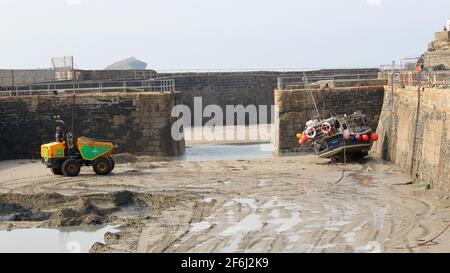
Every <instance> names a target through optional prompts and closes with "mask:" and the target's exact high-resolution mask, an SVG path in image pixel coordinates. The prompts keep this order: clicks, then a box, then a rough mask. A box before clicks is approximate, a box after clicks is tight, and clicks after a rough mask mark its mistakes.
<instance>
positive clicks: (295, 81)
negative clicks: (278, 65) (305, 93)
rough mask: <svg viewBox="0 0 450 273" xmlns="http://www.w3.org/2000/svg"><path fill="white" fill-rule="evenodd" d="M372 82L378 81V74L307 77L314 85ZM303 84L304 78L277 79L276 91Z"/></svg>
mask: <svg viewBox="0 0 450 273" xmlns="http://www.w3.org/2000/svg"><path fill="white" fill-rule="evenodd" d="M368 79H370V80H374V79H378V73H366V74H339V75H312V76H308V82H309V83H310V84H311V83H315V82H319V81H325V80H328V81H335V80H368ZM304 84H305V78H304V77H303V76H300V77H280V78H278V79H277V89H279V90H284V89H287V88H288V87H289V86H301V85H304Z"/></svg>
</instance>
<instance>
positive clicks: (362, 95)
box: [274, 86, 384, 154]
mask: <svg viewBox="0 0 450 273" xmlns="http://www.w3.org/2000/svg"><path fill="white" fill-rule="evenodd" d="M311 91H312V93H313V96H314V98H315V100H316V103H317V106H318V108H319V112H320V114H321V115H322V116H324V117H330V116H331V114H332V113H335V114H352V113H354V112H355V111H358V110H360V111H362V112H363V113H364V114H366V117H367V120H368V121H369V124H370V126H371V127H372V128H373V129H374V130H375V129H376V127H377V125H378V119H379V116H380V112H381V108H382V105H383V96H384V87H383V86H368V87H348V88H333V89H328V90H317V89H314V90H311ZM313 109H314V108H313V104H312V99H311V96H310V93H309V91H308V90H304V89H302V90H300V89H297V90H275V129H276V130H277V131H276V134H275V136H274V138H275V139H274V142H275V153H276V154H283V153H292V152H302V151H305V150H306V151H310V150H311V149H305V148H303V147H302V146H300V145H299V144H298V139H297V137H296V134H297V133H300V132H303V131H304V129H305V124H306V122H307V121H308V120H310V119H311V118H312V117H313V116H315V115H316V114H315V112H314V110H313Z"/></svg>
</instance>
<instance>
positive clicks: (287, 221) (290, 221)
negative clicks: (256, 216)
mask: <svg viewBox="0 0 450 273" xmlns="http://www.w3.org/2000/svg"><path fill="white" fill-rule="evenodd" d="M299 215H300V213H298V212H294V213H292V215H291V217H290V218H275V219H271V220H269V221H267V222H268V223H269V224H273V225H278V227H277V228H276V229H275V231H276V232H285V231H288V230H290V229H292V228H293V227H294V226H296V225H297V224H299V223H301V222H302V219H300V217H299Z"/></svg>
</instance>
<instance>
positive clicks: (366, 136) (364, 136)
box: [362, 135, 370, 142]
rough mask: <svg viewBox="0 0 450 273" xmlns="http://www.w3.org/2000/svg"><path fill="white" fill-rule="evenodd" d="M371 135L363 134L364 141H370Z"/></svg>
mask: <svg viewBox="0 0 450 273" xmlns="http://www.w3.org/2000/svg"><path fill="white" fill-rule="evenodd" d="M369 139H370V138H369V136H368V135H363V136H362V140H363V141H364V142H368V141H369Z"/></svg>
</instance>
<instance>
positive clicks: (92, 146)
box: [77, 137, 113, 161]
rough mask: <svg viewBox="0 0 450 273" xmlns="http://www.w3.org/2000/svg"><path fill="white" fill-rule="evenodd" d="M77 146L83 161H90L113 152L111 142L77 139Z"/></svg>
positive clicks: (84, 138)
mask: <svg viewBox="0 0 450 273" xmlns="http://www.w3.org/2000/svg"><path fill="white" fill-rule="evenodd" d="M77 145H78V149H79V150H80V153H81V156H82V157H83V159H84V160H91V161H93V160H95V159H97V158H99V157H101V156H108V155H111V153H112V150H113V143H112V142H101V141H95V140H92V139H89V138H86V137H80V138H78V140H77Z"/></svg>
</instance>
